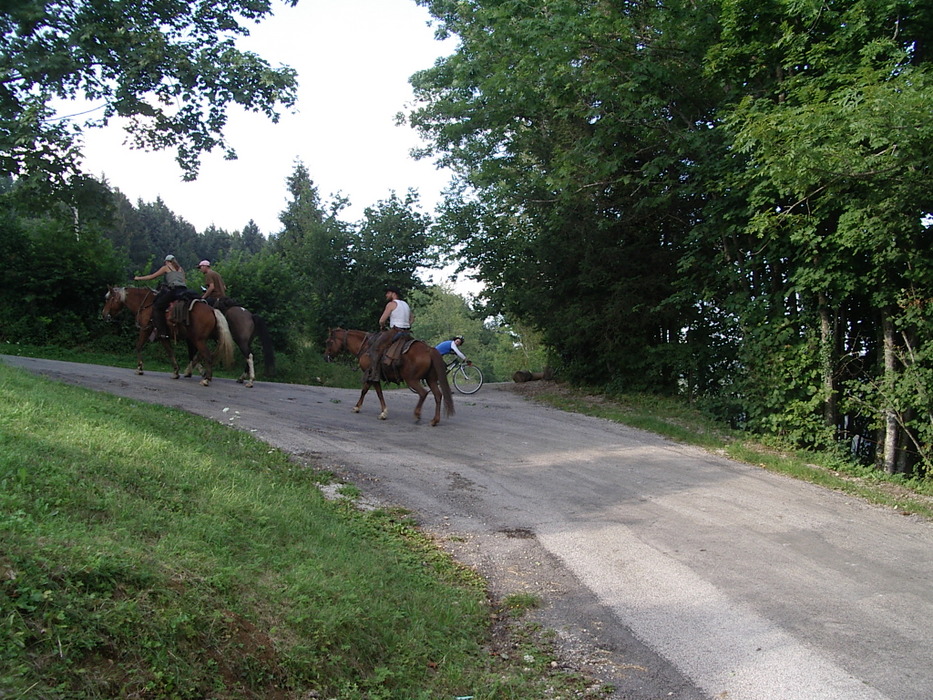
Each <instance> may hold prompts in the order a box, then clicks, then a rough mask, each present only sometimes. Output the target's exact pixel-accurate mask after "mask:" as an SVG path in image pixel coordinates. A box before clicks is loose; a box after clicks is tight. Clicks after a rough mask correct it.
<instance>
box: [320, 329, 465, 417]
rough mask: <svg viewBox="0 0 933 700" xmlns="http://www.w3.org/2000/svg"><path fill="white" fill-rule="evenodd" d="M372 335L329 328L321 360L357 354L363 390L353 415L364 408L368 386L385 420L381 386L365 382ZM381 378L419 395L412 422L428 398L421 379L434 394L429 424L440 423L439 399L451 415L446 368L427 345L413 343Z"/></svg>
mask: <svg viewBox="0 0 933 700" xmlns="http://www.w3.org/2000/svg"><path fill="white" fill-rule="evenodd" d="M370 339H371V335H370V334H369V333H367V332H366V331H350V330H345V329H343V328H332V329H331V330H330V333H329V335H328V336H327V341H326V343H325V344H324V347H325V351H324V359H325V360H327V361H328V362H330V361H331V360H332V359H333V358H334V357H336V356H337V355H339V354H340V353H341V352H349V353H351V354H353V355H356V358H357V360H358V361H359V365H360V369H361V370H363V391H362V393H360V399H359V401H357V402H356V406H354V407H353V412H354V413H359V412H360V407H361V406H362V405H363V399H364V398H365V397H366V392H367V391H369V388H370V387H374V388H375V389H376V396H378V397H379V405H380V407H381V412H380V413H379V419H380V420H385V419H386V418H387V417H388V415H389V410H388V409H387V408H386V402H385V398H384V397H383V395H382V383H381V382H374V381H369V380H367V379H366V374H367V372H366V370H368V369H369V362H370V359H369V353H368V352H366V351H367V350H368V348H369V341H370ZM382 374H383V379H384V380H386V381H391V382H397V383H399V384H402V383H404V384H407V385H408V386H409V387H410V388H411V390H412V391H414V392H415V393H416V394H418V405H417V406H415V420H416V421H420V420H421V406H422V405H423V404H424V400H425V399H426V398H427V397H428V389H425V388H424V387H423V386H422V385H421V380H422V379H423V380H425V381H426V382H427V384H428V388H429V389H430V390H431V393H432V394H434V403H435V409H434V419H433V420H432V421H431V425H432V426H433V425H437V424H438V423H440V422H441V397H442V396H443V400H444V408H445V409H446V414H447V417H448V418H449V417H450V416H452V415H453V414H454V398H453V395H452V394H451V392H450V384H448V383H447V367H446V366H445V365H444V360H443V358H442V357H441V354H440V353H439V352H438V351H437V350H435V349H434V348H433V347H431V346H430V345H428V344H427V343H425V342H423V341H421V340H416V341H414V343H412V345H411V347H410V348H409V349H408V350H407V351H406V352H405V353H403V354H402V358H401V361H400V365H399V367H398V368H397V369H393V368H384V370H383V373H382Z"/></svg>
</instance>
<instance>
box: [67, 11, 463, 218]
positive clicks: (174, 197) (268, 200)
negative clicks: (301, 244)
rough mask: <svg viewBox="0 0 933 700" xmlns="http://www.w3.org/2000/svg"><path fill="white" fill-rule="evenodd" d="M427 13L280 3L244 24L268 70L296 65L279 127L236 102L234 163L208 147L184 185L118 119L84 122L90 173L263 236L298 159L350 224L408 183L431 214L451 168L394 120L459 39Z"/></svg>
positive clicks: (173, 167) (169, 162) (136, 194)
mask: <svg viewBox="0 0 933 700" xmlns="http://www.w3.org/2000/svg"><path fill="white" fill-rule="evenodd" d="M428 20H429V15H428V13H427V11H426V10H425V9H424V8H422V7H419V6H417V5H416V4H415V2H414V0H300V2H299V4H298V6H297V7H287V6H285V5H283V4H276V5H275V16H273V17H272V18H268V19H267V20H265V21H264V22H262V23H261V24H259V25H257V26H255V27H253V28H251V36H250V37H249V38H247V39H245V40H244V41H242V42H241V44H240V46H241V48H244V49H248V50H250V51H253V52H255V53H257V54H259V55H260V56H262V57H263V58H264V59H266V60H267V61H268V62H269V63H270V64H272V65H273V66H278V65H280V64H287V65H289V66H291V67H292V68H294V69H295V70H297V71H298V82H299V92H298V104H297V106H296V109H295V112H294V113H284V114H283V115H282V118H281V120H280V122H279V123H278V124H273V123H272V122H271V121H270V120H268V119H267V118H265V117H264V116H261V115H257V114H249V113H244V112H242V111H241V110H239V109H238V108H237V109H234V110H231V113H230V121H229V122H228V126H227V130H226V135H227V141H228V143H229V144H230V145H231V146H232V147H233V148H234V149H235V150H236V151H237V154H238V156H239V157H238V159H237V160H235V161H226V160H224V159H223V155H222V153H213V154H210V155H208V156H206V157H205V158H204V159H203V161H202V166H201V170H200V174H199V176H198V179H197V181H195V182H182V180H181V170H180V169H179V167H178V165H177V164H176V163H175V160H174V156H173V154H172V153H170V152H162V153H144V152H140V151H133V150H131V149H129V148H128V147H126V146H124V145H123V142H124V136H125V135H124V133H123V131H122V129H120V128H119V127H118V126H116V125H115V124H112V125H111V126H109V127H108V128H106V129H89V130H87V131H86V136H85V148H84V154H85V161H84V167H85V171H86V172H88V173H90V174H92V175H95V176H98V177H101V176H102V177H105V178H106V179H107V181H108V183H109V184H110V186H111V187H114V188H116V189H119V190H120V191H121V192H123V194H125V195H126V196H127V197H128V198H129V199H130V200H131V201H132V202H134V203H135V202H136V201H137V199H142V200H144V201H146V202H152V201H155V200H156V198H157V197H161V198H162V200H163V201H164V202H165V204H166V205H167V206H168V207H169V208H170V209H171V210H172V211H173V212H175V214H177V215H178V216H180V217H181V218H183V219H185V220H187V221H188V222H190V223H191V224H193V225H194V227H195V228H196V229H197V230H198V231H199V232H203V231H204V229H206V228H207V227H208V226H210V225H211V224H213V225H216V226H217V227H219V228H222V229H225V230H227V231H229V232H233V231H235V230H241V229H242V228H243V227H244V226H245V225H246V224H247V223H248V222H249V220H250V219H253V220H254V221H255V222H256V224H257V225H258V226H259V229H260V230H261V231H262V233H263V234H265V235H269V234H271V233H277V232H278V231H279V230H280V228H281V227H280V224H279V220H278V215H279V213H280V212H281V211H283V210H284V208H285V206H286V202H287V199H288V192H287V188H286V178H287V177H288V176H289V175H290V174H291V172H292V171H293V170H294V165H295V163H296V161H297V160H301V161H302V162H303V163H304V164H305V166H306V167H307V168H308V171H309V173H310V175H311V178H312V179H313V180H314V182H315V184H316V185H317V187H318V190H319V192H320V193H321V196H322V197H323V198H325V199H328V198H329V197H330V195H331V194H334V193H338V192H339V193H341V194H342V195H344V196H346V197H348V198H349V199H350V203H351V207H350V208H349V209H348V210H345V213H344V214H343V217H342V218H344V219H345V220H348V221H357V220H360V219H362V217H363V209H364V208H365V207H367V206H371V205H373V204H375V203H376V202H378V201H379V200H381V199H385V198H386V197H388V196H389V194H390V192H391V191H393V190H394V191H396V192H397V193H398V194H399V195H402V196H403V195H404V194H405V192H406V191H407V190H408V188H409V187H412V188H415V189H417V190H418V192H419V193H420V195H421V202H422V207H423V209H424V211H426V212H427V213H433V210H434V206H435V204H436V203H437V202H438V201H439V198H440V192H441V190H442V189H443V188H444V187H445V186H446V184H447V181H448V179H449V173H447V172H444V171H439V170H438V169H437V168H436V167H435V166H434V165H433V163H431V162H430V161H427V160H422V161H415V160H413V159H412V158H411V156H410V155H409V152H410V150H411V149H412V148H413V147H416V146H419V145H421V144H420V141H419V139H418V136H417V134H416V133H415V132H414V131H413V130H412V129H410V128H408V127H406V126H396V125H395V123H394V117H395V115H396V113H398V112H399V111H402V110H404V109H405V107H406V105H407V104H409V103H410V102H411V99H412V92H411V86H410V85H409V84H408V78H409V77H410V76H411V75H412V74H413V73H415V72H416V71H418V70H420V69H423V68H429V67H430V66H432V65H433V63H434V61H435V59H437V58H438V57H440V56H445V55H449V54H451V53H453V51H454V49H455V43H454V42H453V41H450V40H449V41H447V42H444V43H441V42H438V41H437V40H435V39H434V30H433V28H432V27H430V26H428V24H427V22H428Z"/></svg>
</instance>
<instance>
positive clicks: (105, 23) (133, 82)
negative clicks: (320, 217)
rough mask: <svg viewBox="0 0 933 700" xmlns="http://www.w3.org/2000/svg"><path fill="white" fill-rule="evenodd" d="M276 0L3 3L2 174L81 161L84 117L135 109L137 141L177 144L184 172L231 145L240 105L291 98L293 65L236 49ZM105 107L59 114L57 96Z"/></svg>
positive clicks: (271, 106) (104, 117) (129, 115)
mask: <svg viewBox="0 0 933 700" xmlns="http://www.w3.org/2000/svg"><path fill="white" fill-rule="evenodd" d="M296 1H297V0H284V2H286V4H289V5H294V4H295V2H296ZM270 12H271V0H229V1H227V2H223V3H220V2H216V0H196V1H194V2H151V1H149V0H146V1H144V2H119V1H117V0H102V1H101V2H90V1H89V0H78V1H77V2H68V1H66V0H8V1H7V2H5V3H4V7H3V9H2V10H0V175H2V174H12V175H16V176H27V175H37V176H38V175H42V176H43V177H45V178H47V179H49V180H50V181H53V182H56V183H57V182H58V181H59V180H60V179H62V178H65V177H66V176H67V174H68V173H70V172H74V171H75V170H76V169H77V168H76V162H77V160H78V158H79V154H78V143H79V138H80V134H81V131H82V129H83V128H85V127H87V126H102V125H105V124H107V123H108V122H109V121H110V120H111V119H112V118H114V117H121V118H125V119H127V120H128V124H127V126H126V130H127V132H128V134H129V136H130V138H131V144H132V145H133V146H134V147H136V148H144V149H156V150H160V149H166V148H172V149H175V151H176V154H177V161H178V164H179V165H180V167H181V168H182V171H183V172H184V176H185V178H186V179H194V178H195V177H196V176H197V172H198V166H199V164H200V158H201V155H202V154H203V153H206V152H210V151H212V150H213V149H215V148H220V149H222V150H224V151H225V152H226V155H227V157H229V158H233V157H235V151H234V150H233V148H232V147H231V146H230V145H229V144H227V142H226V140H225V138H224V135H223V130H224V126H225V125H226V121H227V115H226V111H227V109H228V107H229V106H230V105H232V104H236V105H240V106H241V107H243V108H245V109H248V110H251V111H256V112H261V113H263V114H265V115H266V116H268V117H269V118H270V119H272V120H273V121H276V120H277V119H278V111H277V110H278V109H279V107H280V106H283V107H291V106H292V105H293V104H294V102H295V95H296V80H295V73H294V71H293V70H292V69H290V68H288V67H284V66H283V67H279V68H272V67H271V66H270V65H269V64H268V63H267V62H266V61H264V60H263V59H261V58H260V57H259V56H257V55H255V54H253V53H250V52H244V51H240V50H238V49H237V48H236V38H237V37H238V36H243V35H246V34H248V33H249V30H248V28H247V27H246V26H245V22H246V21H251V22H258V21H260V20H261V19H262V18H264V17H265V16H266V15H268V14H269V13H270ZM79 98H80V99H83V100H86V101H87V102H89V103H90V104H91V105H92V107H93V108H94V109H95V110H97V115H96V116H95V117H93V118H92V119H90V120H89V121H87V122H85V123H84V124H81V125H79V124H77V123H73V122H71V121H70V120H59V119H57V117H56V115H55V113H54V109H53V107H52V102H53V100H55V99H59V100H72V99H79Z"/></svg>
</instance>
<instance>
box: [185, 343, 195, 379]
mask: <svg viewBox="0 0 933 700" xmlns="http://www.w3.org/2000/svg"><path fill="white" fill-rule="evenodd" d="M185 344H186V345H187V346H188V366H187V367H185V379H188V378H189V377H191V375H192V373H193V372H194V361H195V359H197V356H198V349H197V348H196V347H195V346H194V343H192V342H191V341H190V340H188V339H187V338H185Z"/></svg>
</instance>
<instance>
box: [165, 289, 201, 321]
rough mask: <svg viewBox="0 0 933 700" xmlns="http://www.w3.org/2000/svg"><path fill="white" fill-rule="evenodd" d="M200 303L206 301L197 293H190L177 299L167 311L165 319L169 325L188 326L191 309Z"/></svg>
mask: <svg viewBox="0 0 933 700" xmlns="http://www.w3.org/2000/svg"><path fill="white" fill-rule="evenodd" d="M199 301H204V300H203V299H201V298H200V297H198V295H197V294H196V293H195V292H189V293H187V294H184V295H182V296H181V298H179V299H176V300H175V301H173V302H172V303H171V304H169V305H168V308H167V309H166V310H165V317H166V319H167V320H168V322H169V323H174V324H175V325H176V326H187V325H188V318H189V313H190V311H191V308H192V307H193V306H194V305H195V304H197V303H198V302H199Z"/></svg>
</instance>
